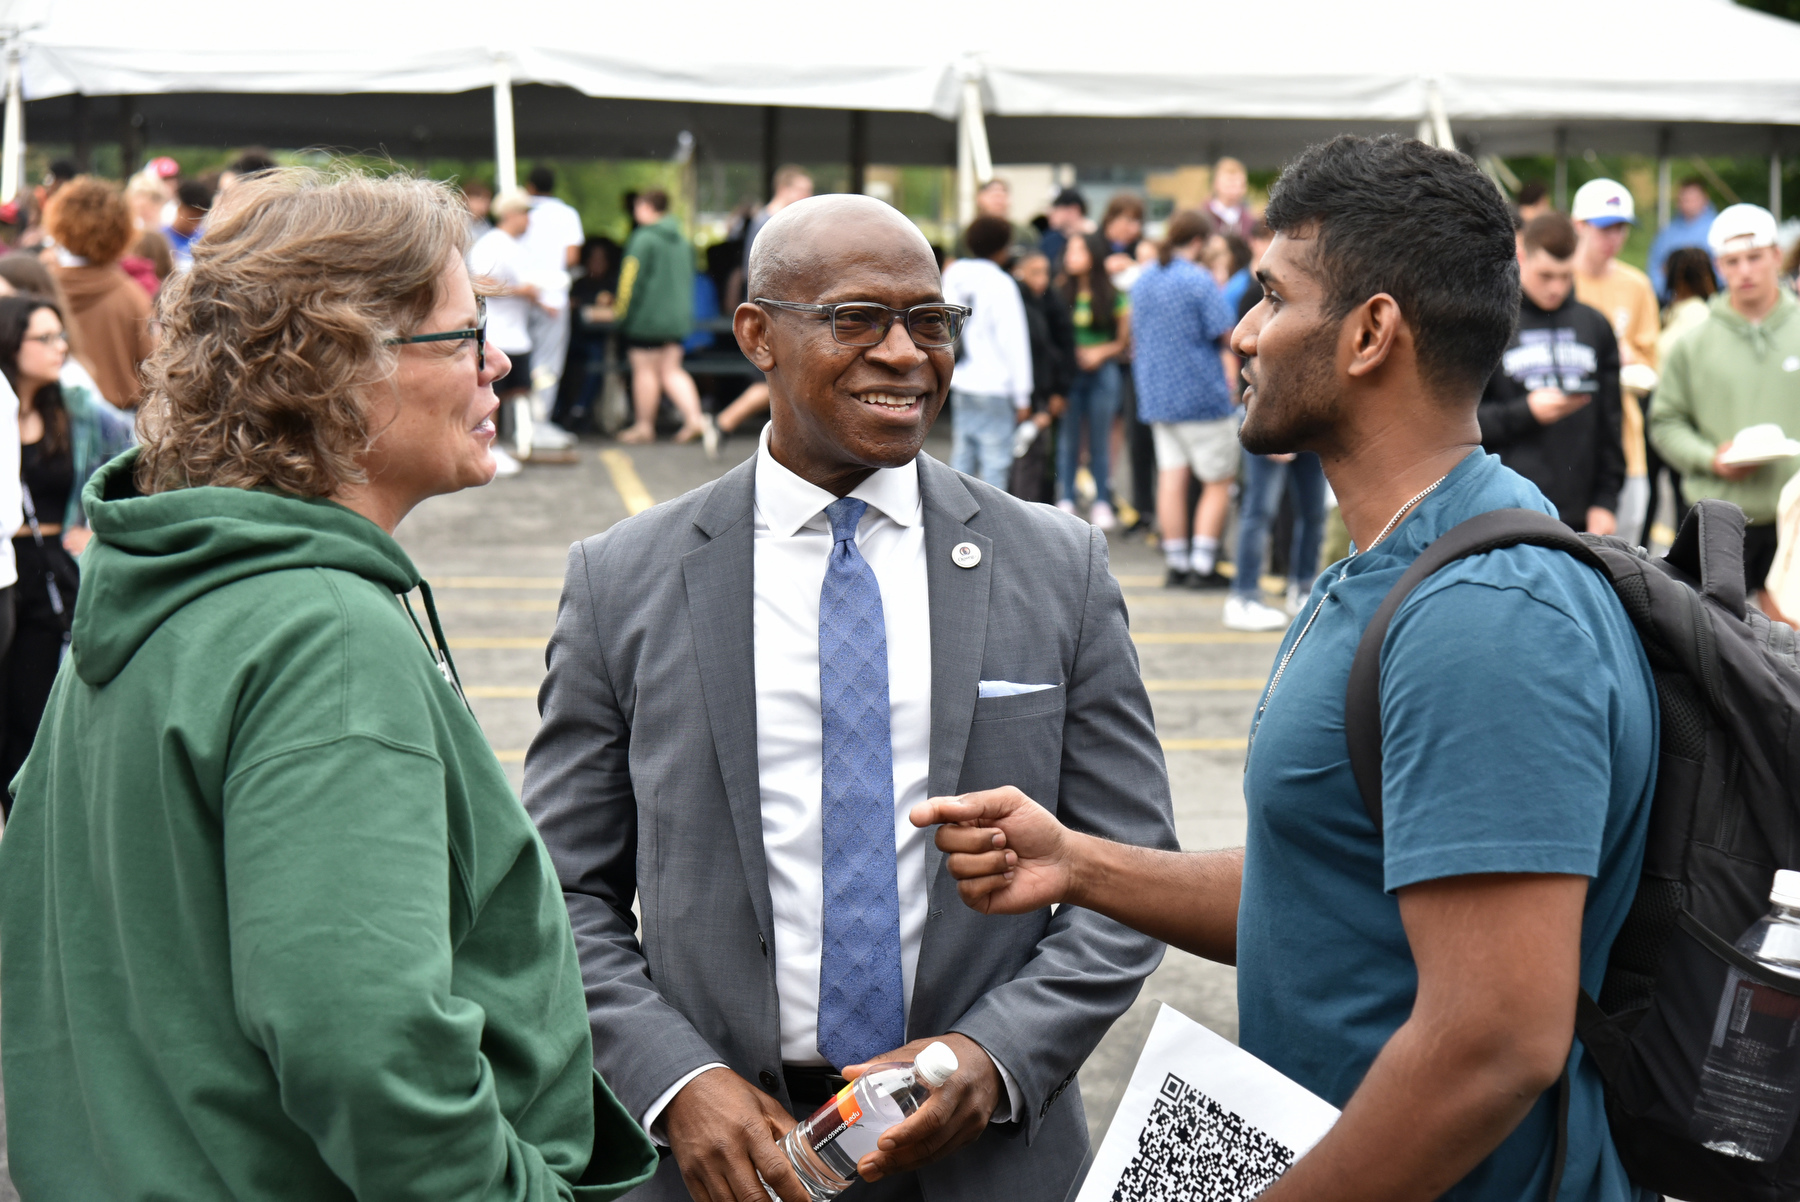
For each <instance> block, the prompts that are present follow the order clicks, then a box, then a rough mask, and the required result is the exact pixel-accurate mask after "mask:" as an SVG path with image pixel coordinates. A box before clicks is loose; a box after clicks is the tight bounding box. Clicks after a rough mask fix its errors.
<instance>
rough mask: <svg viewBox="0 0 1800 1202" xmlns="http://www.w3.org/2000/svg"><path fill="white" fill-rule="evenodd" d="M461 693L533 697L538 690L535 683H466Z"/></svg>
mask: <svg viewBox="0 0 1800 1202" xmlns="http://www.w3.org/2000/svg"><path fill="white" fill-rule="evenodd" d="M463 694H464V695H465V696H468V697H488V698H506V697H532V698H534V697H536V696H537V695H538V691H537V686H536V685H522V684H466V685H464V686H463Z"/></svg>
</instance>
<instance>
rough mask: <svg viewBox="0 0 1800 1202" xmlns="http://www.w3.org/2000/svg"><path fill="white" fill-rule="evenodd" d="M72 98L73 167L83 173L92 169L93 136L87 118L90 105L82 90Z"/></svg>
mask: <svg viewBox="0 0 1800 1202" xmlns="http://www.w3.org/2000/svg"><path fill="white" fill-rule="evenodd" d="M73 100H74V103H75V111H74V113H73V117H74V121H73V124H74V126H75V167H76V170H78V171H81V172H83V173H85V172H88V171H91V170H93V167H94V137H93V132H92V129H91V127H90V126H91V123H90V122H89V120H88V117H89V108H90V105H89V103H88V97H87V95H86V94H85V93H82V92H77V93H75V95H74V97H73Z"/></svg>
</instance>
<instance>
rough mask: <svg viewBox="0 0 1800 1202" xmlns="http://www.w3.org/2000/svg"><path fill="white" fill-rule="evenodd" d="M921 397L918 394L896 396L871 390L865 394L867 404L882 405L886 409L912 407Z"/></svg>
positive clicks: (864, 398) (864, 400)
mask: <svg viewBox="0 0 1800 1202" xmlns="http://www.w3.org/2000/svg"><path fill="white" fill-rule="evenodd" d="M918 399H919V398H918V397H916V396H895V395H894V394H892V393H887V392H871V393H868V394H866V395H864V396H863V398H862V403H863V404H865V405H880V406H881V407H882V408H884V409H910V408H912V406H913V403H914V402H915V401H917V400H918Z"/></svg>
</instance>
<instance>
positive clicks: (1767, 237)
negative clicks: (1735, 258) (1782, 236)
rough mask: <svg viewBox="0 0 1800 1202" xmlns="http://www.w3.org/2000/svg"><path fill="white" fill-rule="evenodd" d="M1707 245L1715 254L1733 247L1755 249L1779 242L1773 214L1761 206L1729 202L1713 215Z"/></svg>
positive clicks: (1733, 248)
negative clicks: (1722, 209) (1728, 205)
mask: <svg viewBox="0 0 1800 1202" xmlns="http://www.w3.org/2000/svg"><path fill="white" fill-rule="evenodd" d="M1706 244H1707V245H1708V246H1710V247H1712V253H1713V254H1715V255H1722V254H1725V253H1726V252H1727V251H1734V250H1755V249H1756V248H1757V247H1759V246H1775V245H1777V244H1778V239H1777V237H1776V231H1775V214H1773V213H1771V212H1769V210H1767V209H1765V208H1763V207H1762V206H1761V205H1741V204H1740V205H1732V206H1731V207H1730V208H1728V209H1726V210H1725V211H1724V212H1723V213H1720V214H1719V215H1718V216H1717V217H1714V218H1713V223H1712V229H1710V230H1708V231H1707V233H1706Z"/></svg>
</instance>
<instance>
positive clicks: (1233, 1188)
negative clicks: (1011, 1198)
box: [1076, 1005, 1338, 1202]
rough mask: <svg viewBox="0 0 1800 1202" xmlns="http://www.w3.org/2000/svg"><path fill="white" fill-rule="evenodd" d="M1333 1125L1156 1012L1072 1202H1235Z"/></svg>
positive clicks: (1184, 1023) (1246, 1061)
mask: <svg viewBox="0 0 1800 1202" xmlns="http://www.w3.org/2000/svg"><path fill="white" fill-rule="evenodd" d="M1337 1116H1338V1112H1337V1108H1336V1107H1334V1106H1331V1105H1330V1104H1329V1103H1327V1102H1325V1101H1324V1100H1323V1099H1321V1098H1319V1097H1317V1096H1316V1095H1314V1094H1313V1093H1311V1092H1310V1091H1308V1090H1306V1089H1305V1088H1303V1087H1301V1086H1299V1085H1296V1084H1295V1083H1294V1082H1293V1081H1290V1080H1289V1079H1288V1078H1286V1077H1284V1076H1282V1075H1281V1074H1280V1073H1278V1072H1276V1071H1275V1070H1274V1069H1272V1068H1270V1067H1269V1066H1268V1065H1266V1064H1264V1063H1263V1062H1262V1061H1260V1060H1258V1059H1257V1058H1256V1057H1254V1056H1252V1055H1251V1054H1250V1053H1248V1052H1246V1051H1243V1050H1242V1049H1240V1048H1238V1047H1237V1046H1235V1045H1234V1044H1232V1043H1231V1042H1230V1041H1229V1040H1226V1039H1224V1038H1222V1037H1220V1036H1218V1035H1215V1034H1214V1033H1213V1032H1211V1031H1209V1030H1207V1029H1206V1028H1205V1027H1203V1026H1201V1025H1200V1024H1199V1023H1197V1022H1195V1021H1193V1020H1192V1019H1190V1018H1188V1017H1187V1016H1186V1015H1184V1014H1182V1013H1181V1012H1180V1011H1179V1010H1176V1009H1174V1008H1172V1007H1170V1006H1168V1005H1164V1006H1163V1007H1162V1009H1161V1010H1159V1011H1158V1012H1157V1015H1156V1024H1155V1025H1154V1026H1153V1027H1152V1028H1151V1029H1150V1039H1149V1041H1148V1042H1146V1043H1145V1044H1144V1052H1143V1055H1141V1056H1139V1057H1138V1062H1137V1067H1136V1068H1134V1069H1133V1070H1132V1072H1131V1081H1130V1083H1129V1084H1128V1085H1126V1087H1125V1096H1124V1097H1123V1098H1121V1099H1120V1101H1119V1109H1118V1111H1117V1113H1115V1114H1114V1115H1113V1120H1112V1126H1111V1127H1109V1128H1108V1129H1107V1132H1106V1138H1105V1139H1104V1140H1102V1141H1101V1143H1100V1150H1099V1151H1098V1152H1097V1153H1095V1155H1094V1164H1093V1167H1092V1168H1091V1169H1089V1170H1088V1175H1087V1180H1086V1181H1085V1182H1083V1183H1082V1187H1081V1193H1080V1194H1079V1195H1077V1198H1076V1202H1242V1200H1244V1199H1249V1198H1254V1197H1255V1196H1256V1195H1257V1194H1259V1193H1261V1192H1262V1191H1263V1190H1265V1189H1267V1188H1268V1187H1269V1185H1270V1183H1271V1182H1273V1181H1274V1180H1275V1179H1276V1178H1277V1177H1279V1176H1281V1174H1282V1173H1284V1172H1286V1171H1287V1170H1288V1167H1289V1166H1290V1165H1292V1164H1293V1163H1294V1162H1295V1161H1296V1160H1298V1159H1299V1158H1300V1157H1301V1156H1303V1155H1304V1154H1305V1153H1306V1152H1307V1150H1308V1149H1310V1148H1311V1147H1312V1146H1313V1145H1314V1144H1316V1143H1318V1142H1319V1140H1320V1139H1322V1138H1324V1135H1325V1132H1327V1131H1329V1130H1330V1129H1331V1124H1333V1123H1334V1122H1336V1121H1337Z"/></svg>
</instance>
